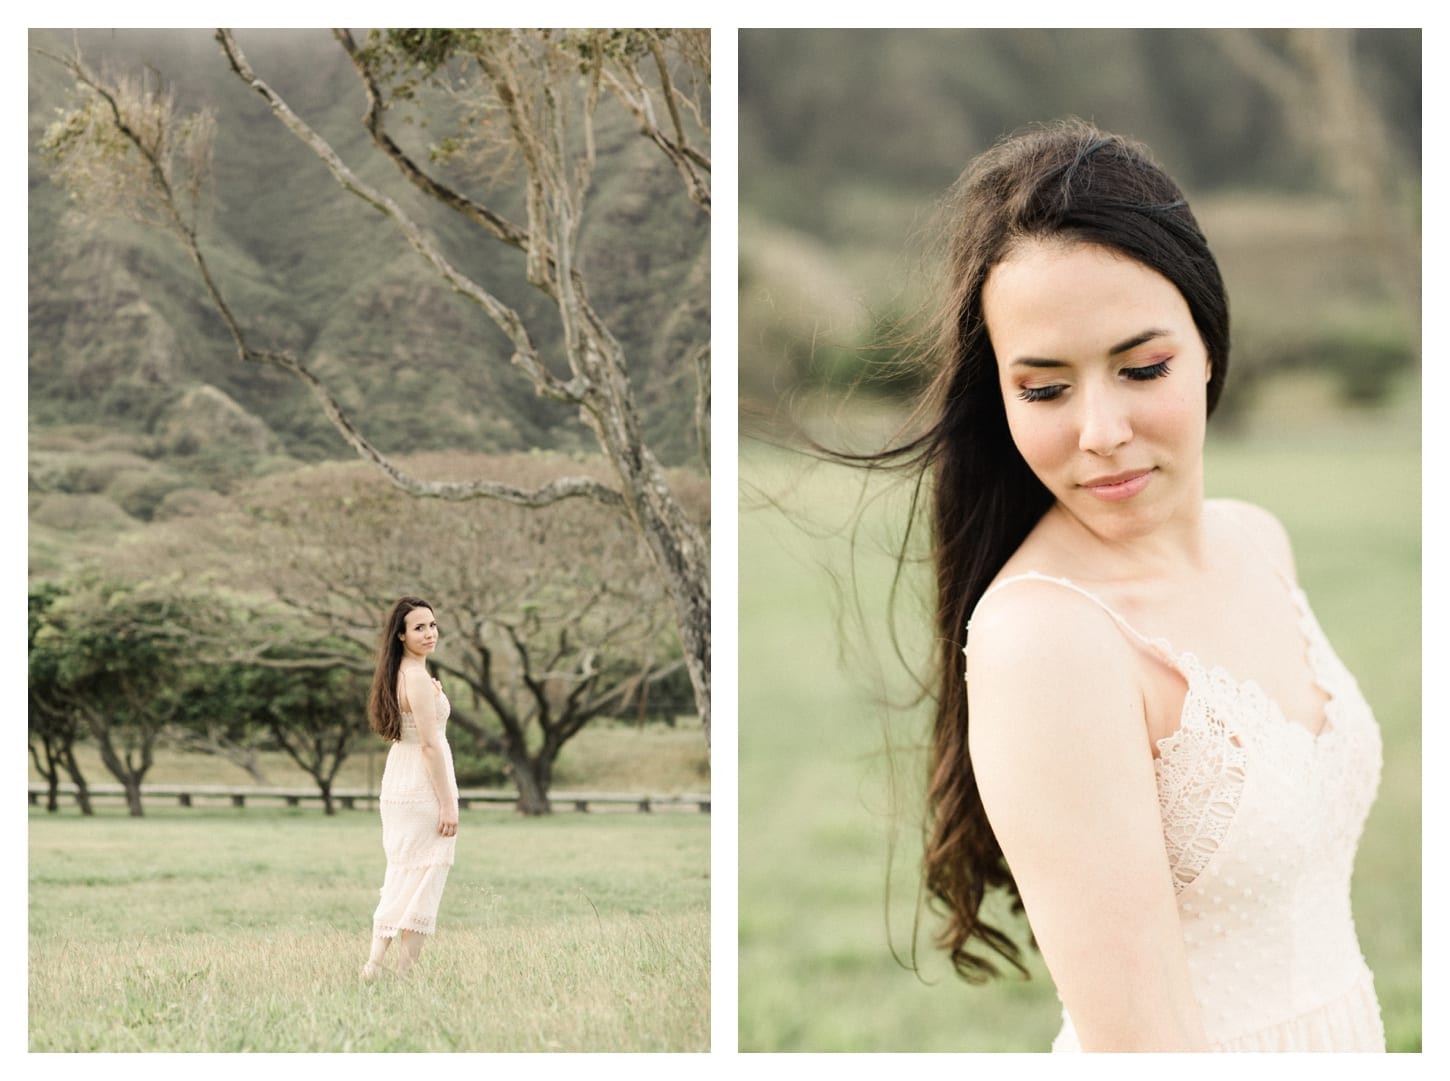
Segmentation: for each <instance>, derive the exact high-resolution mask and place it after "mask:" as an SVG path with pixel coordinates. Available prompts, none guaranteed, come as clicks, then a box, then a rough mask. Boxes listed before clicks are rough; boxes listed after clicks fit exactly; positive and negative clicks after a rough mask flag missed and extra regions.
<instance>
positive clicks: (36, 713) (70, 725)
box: [28, 583, 95, 815]
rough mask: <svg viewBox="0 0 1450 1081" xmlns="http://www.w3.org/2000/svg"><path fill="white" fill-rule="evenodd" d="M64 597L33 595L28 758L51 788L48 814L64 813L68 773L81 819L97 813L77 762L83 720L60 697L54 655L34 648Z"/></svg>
mask: <svg viewBox="0 0 1450 1081" xmlns="http://www.w3.org/2000/svg"><path fill="white" fill-rule="evenodd" d="M63 595H64V591H63V590H62V589H61V587H59V586H57V585H54V584H51V583H44V584H41V585H39V586H32V587H31V589H30V632H29V647H30V648H29V661H30V663H29V668H30V672H29V675H30V680H29V682H30V701H29V706H30V708H29V711H28V720H29V726H28V727H29V736H30V758H31V761H33V762H34V763H35V768H36V770H37V771H38V772H39V773H40V775H41V776H42V777H43V778H45V782H46V785H47V786H48V791H47V793H46V800H45V809H46V810H47V811H49V812H51V813H54V812H55V811H57V810H58V809H59V807H60V799H59V796H60V773H61V770H65V772H66V775H67V776H69V777H70V779H71V781H72V783H73V784H74V785H75V786H76V803H77V804H78V805H79V806H80V809H81V814H86V815H88V814H94V813H95V812H94V811H93V810H92V809H91V794H90V789H89V787H88V786H87V785H86V779H85V777H84V776H82V774H81V768H80V765H79V764H78V763H77V762H76V756H75V742H76V740H77V739H78V738H79V737H80V735H81V731H82V727H83V726H82V722H81V718H80V714H79V712H78V711H77V710H76V709H75V708H74V707H73V706H70V705H68V704H67V703H66V702H65V701H64V700H63V699H61V698H59V697H57V695H56V691H57V683H58V675H57V672H56V668H57V656H56V654H55V653H54V652H53V651H50V650H46V649H37V648H36V638H37V637H38V636H39V633H40V631H41V629H42V628H43V627H44V626H45V625H46V619H47V614H48V612H49V610H50V608H51V607H52V606H53V605H54V604H55V602H56V601H57V600H59V599H60V598H61V597H62V596H63ZM37 741H39V746H38V747H37V746H36V743H37Z"/></svg>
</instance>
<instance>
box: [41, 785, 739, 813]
mask: <svg viewBox="0 0 1450 1081" xmlns="http://www.w3.org/2000/svg"><path fill="white" fill-rule="evenodd" d="M86 788H87V791H89V792H90V794H91V798H92V800H97V799H101V800H104V801H105V802H107V803H109V802H110V801H111V800H112V799H113V798H120V799H124V798H125V795H126V790H125V789H124V788H123V787H121V786H120V785H119V784H93V785H87V786H86ZM75 791H76V787H75V785H74V784H62V785H60V786H59V788H58V792H59V794H60V795H61V796H66V797H69V798H72V799H73V798H74V797H75ZM48 792H49V788H48V787H47V786H46V785H43V784H31V785H30V802H31V803H32V804H39V803H40V801H41V800H42V799H44V798H45V797H46V794H47V793H48ZM332 798H333V801H334V802H335V803H337V804H338V805H339V806H341V807H343V808H344V809H346V810H354V809H356V808H359V807H376V806H377V803H378V794H377V793H376V792H374V791H369V790H367V789H363V788H334V789H333V790H332ZM141 799H142V801H143V802H144V801H147V800H152V799H174V800H176V801H177V802H178V803H179V804H180V805H181V806H182V807H198V806H218V805H220V806H226V805H228V804H230V806H232V807H245V806H247V804H248V803H249V802H250V803H252V804H253V805H256V804H266V805H270V806H276V805H278V803H279V802H280V803H283V804H285V805H286V806H288V807H297V806H300V805H301V804H302V802H303V801H304V800H306V801H308V802H315V803H319V804H320V803H321V802H322V793H321V792H319V791H318V790H317V789H316V788H272V787H266V786H263V785H228V784H143V785H142V786H141ZM518 799H519V797H518V793H517V792H513V791H510V790H506V789H487V788H465V789H460V790H459V793H458V809H459V810H461V811H463V810H468V809H469V808H470V807H474V806H479V807H489V806H501V807H512V806H514V805H515V804H516V803H518ZM549 806H550V808H551V809H552V810H555V811H558V810H561V809H571V808H572V809H573V810H575V811H588V810H589V809H590V808H591V807H595V808H605V807H612V808H615V809H624V808H632V809H633V810H636V811H643V812H646V813H648V812H651V811H677V810H691V809H693V810H697V811H699V812H700V813H702V814H709V813H710V797H709V796H708V795H698V794H696V795H636V794H632V793H625V792H550V793H549Z"/></svg>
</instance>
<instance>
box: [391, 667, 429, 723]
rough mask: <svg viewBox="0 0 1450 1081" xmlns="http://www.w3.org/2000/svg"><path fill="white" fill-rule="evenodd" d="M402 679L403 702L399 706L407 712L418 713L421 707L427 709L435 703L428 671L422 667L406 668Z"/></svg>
mask: <svg viewBox="0 0 1450 1081" xmlns="http://www.w3.org/2000/svg"><path fill="white" fill-rule="evenodd" d="M402 677H403V678H402V680H401V683H402V692H403V693H402V698H403V701H402V702H400V703H399V704H400V705H401V706H403V707H404V711H405V712H411V711H416V710H417V709H418V707H419V706H420V705H422V706H425V707H426V705H427V704H428V703H430V702H432V701H433V681H432V680H431V679H430V678H429V676H428V671H427V669H425V668H423V667H422V666H421V665H419V666H416V667H408V668H404V669H403V671H402Z"/></svg>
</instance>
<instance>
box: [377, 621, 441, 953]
mask: <svg viewBox="0 0 1450 1081" xmlns="http://www.w3.org/2000/svg"><path fill="white" fill-rule="evenodd" d="M437 645H438V621H437V620H436V619H434V618H433V606H432V605H431V604H429V603H428V602H427V601H424V600H420V599H419V598H417V597H402V598H400V599H399V600H398V601H397V603H396V604H394V605H393V607H392V610H391V611H390V612H389V613H388V618H387V621H386V622H385V623H384V624H383V637H382V643H381V645H380V646H379V649H378V665H377V670H376V671H375V672H374V673H373V685H372V692H371V693H370V694H369V696H368V723H369V725H370V726H371V728H372V730H373V731H374V732H377V733H378V734H379V735H381V736H382V737H383V738H384V739H386V740H389V741H391V742H392V744H393V746H392V747H391V748H390V749H389V751H388V760H387V764H386V765H385V766H384V767H383V782H382V789H381V793H380V798H379V805H380V806H381V808H382V817H383V850H384V851H385V852H386V853H387V856H388V869H387V873H386V875H385V876H384V878H383V888H382V891H381V900H380V901H379V902H378V907H377V910H376V911H375V912H374V913H373V940H372V950H371V951H370V953H369V956H368V959H367V961H366V962H365V963H364V964H363V966H362V973H361V975H362V978H363V979H364V980H367V981H372V980H375V979H377V978H378V976H379V974H380V973H381V972H382V961H383V955H384V954H385V953H386V952H387V949H388V945H389V943H391V942H392V941H393V938H394V937H395V936H396V937H397V938H398V939H399V940H400V941H399V943H398V951H399V957H398V973H399V974H400V975H401V974H403V973H406V972H407V971H408V970H409V969H411V968H412V967H413V963H414V962H415V961H417V960H418V953H419V951H420V950H422V948H423V936H425V935H430V934H432V933H433V925H434V920H435V918H436V917H437V915H438V902H439V900H440V899H441V898H442V896H443V886H444V883H445V882H447V880H448V868H449V867H451V866H452V865H453V846H454V843H455V838H456V837H457V835H458V783H457V781H456V780H455V779H454V775H453V752H452V751H451V750H450V749H449V747H448V737H447V734H446V728H447V723H448V710H449V707H448V699H447V697H446V696H445V695H444V694H443V686H442V684H440V683H439V682H438V681H437V680H436V679H431V678H429V675H428V664H427V658H428V655H429V654H430V653H432V652H433V650H434V649H435V648H436V647H437Z"/></svg>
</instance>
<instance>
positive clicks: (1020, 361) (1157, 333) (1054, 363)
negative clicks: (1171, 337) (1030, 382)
mask: <svg viewBox="0 0 1450 1081" xmlns="http://www.w3.org/2000/svg"><path fill="white" fill-rule="evenodd" d="M1167 336H1168V331H1166V330H1160V329H1159V328H1157V327H1150V328H1148V329H1147V330H1144V331H1142V332H1140V333H1138V334H1134V335H1133V336H1132V337H1131V338H1125V339H1123V340H1122V341H1120V342H1119V343H1118V344H1117V345H1115V346H1113V347H1112V348H1111V349H1109V350H1108V356H1110V357H1116V356H1118V355H1120V354H1122V353H1126V352H1127V351H1128V350H1130V349H1136V348H1138V346H1140V345H1142V344H1143V343H1144V342H1151V341H1152V340H1153V339H1154V338H1166V337H1167ZM1012 366H1013V367H1014V368H1015V367H1023V368H1066V367H1067V366H1068V364H1067V362H1066V361H1064V360H1052V359H1050V358H1048V357H1018V358H1017V359H1016V360H1014V361H1013V362H1012Z"/></svg>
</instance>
